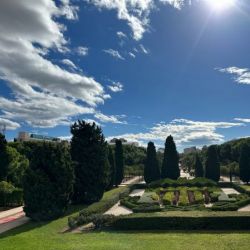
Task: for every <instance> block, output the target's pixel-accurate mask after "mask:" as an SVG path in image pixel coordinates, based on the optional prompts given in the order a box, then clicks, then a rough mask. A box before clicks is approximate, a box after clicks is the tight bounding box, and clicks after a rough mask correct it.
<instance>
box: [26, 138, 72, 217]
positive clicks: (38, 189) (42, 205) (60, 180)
mask: <svg viewBox="0 0 250 250" xmlns="http://www.w3.org/2000/svg"><path fill="white" fill-rule="evenodd" d="M73 181H74V169H73V164H72V161H71V158H70V154H69V150H68V148H67V147H66V146H64V145H62V144H56V143H48V142H44V143H42V144H35V146H34V148H33V152H32V158H31V161H30V168H28V169H27V171H26V173H25V175H24V185H23V187H24V204H25V206H24V211H25V213H26V215H27V216H28V217H30V218H32V219H33V220H38V221H47V220H52V219H55V218H58V217H60V216H61V215H63V214H64V212H65V211H66V209H67V207H68V204H69V201H70V195H71V194H72V190H73Z"/></svg>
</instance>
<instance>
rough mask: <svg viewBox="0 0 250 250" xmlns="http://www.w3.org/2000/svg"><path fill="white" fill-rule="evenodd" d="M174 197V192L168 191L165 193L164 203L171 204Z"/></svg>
mask: <svg viewBox="0 0 250 250" xmlns="http://www.w3.org/2000/svg"><path fill="white" fill-rule="evenodd" d="M173 198H174V193H173V192H166V193H165V195H164V196H163V199H162V203H163V204H164V205H171V204H172V200H173Z"/></svg>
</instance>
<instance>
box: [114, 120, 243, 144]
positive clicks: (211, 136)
mask: <svg viewBox="0 0 250 250" xmlns="http://www.w3.org/2000/svg"><path fill="white" fill-rule="evenodd" d="M239 126H244V123H238V122H202V121H191V120H187V119H175V120H173V121H171V122H170V123H165V122H161V123H158V124H156V125H155V126H153V127H152V128H150V129H149V130H148V131H147V132H145V133H135V134H133V133H128V134H122V135H117V136H116V137H123V138H125V139H127V140H130V141H138V142H140V143H142V144H145V143H146V142H148V141H157V142H158V143H159V144H162V145H163V143H164V141H165V139H166V137H167V136H169V135H172V136H173V137H174V140H175V142H176V144H177V145H178V146H190V145H197V146H202V145H209V144H213V143H221V142H223V141H224V136H223V135H222V134H220V133H219V132H218V131H217V129H228V128H232V127H239Z"/></svg>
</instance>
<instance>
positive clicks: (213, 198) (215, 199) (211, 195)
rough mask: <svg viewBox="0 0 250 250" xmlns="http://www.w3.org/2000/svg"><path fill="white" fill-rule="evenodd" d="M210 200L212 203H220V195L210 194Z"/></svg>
mask: <svg viewBox="0 0 250 250" xmlns="http://www.w3.org/2000/svg"><path fill="white" fill-rule="evenodd" d="M209 195H210V198H211V202H217V201H218V198H219V196H220V194H219V193H210V194H209Z"/></svg>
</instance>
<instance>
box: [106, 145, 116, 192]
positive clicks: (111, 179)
mask: <svg viewBox="0 0 250 250" xmlns="http://www.w3.org/2000/svg"><path fill="white" fill-rule="evenodd" d="M108 161H109V166H110V171H109V184H108V187H107V189H111V188H112V187H113V186H114V185H115V159H114V153H113V150H112V148H111V147H108Z"/></svg>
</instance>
